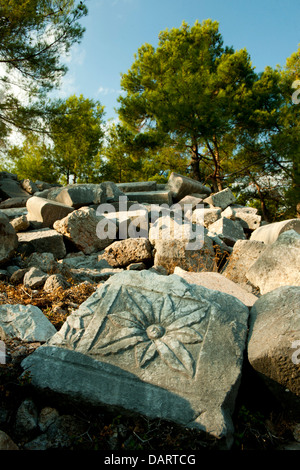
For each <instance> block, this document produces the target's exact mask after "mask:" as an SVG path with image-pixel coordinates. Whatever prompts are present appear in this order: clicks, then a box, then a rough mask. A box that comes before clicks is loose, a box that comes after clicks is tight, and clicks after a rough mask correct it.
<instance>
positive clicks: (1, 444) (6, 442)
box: [0, 431, 19, 450]
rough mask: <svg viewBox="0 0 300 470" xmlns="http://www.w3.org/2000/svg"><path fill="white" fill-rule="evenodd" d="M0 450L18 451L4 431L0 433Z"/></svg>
mask: <svg viewBox="0 0 300 470" xmlns="http://www.w3.org/2000/svg"><path fill="white" fill-rule="evenodd" d="M0 450H19V447H18V446H17V444H15V443H14V441H13V440H12V439H11V438H10V437H9V435H8V434H6V433H5V432H4V431H0Z"/></svg>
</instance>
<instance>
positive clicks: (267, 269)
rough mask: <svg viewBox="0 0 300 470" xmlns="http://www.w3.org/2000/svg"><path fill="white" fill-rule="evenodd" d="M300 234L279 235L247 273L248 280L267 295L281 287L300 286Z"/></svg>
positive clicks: (284, 233)
mask: <svg viewBox="0 0 300 470" xmlns="http://www.w3.org/2000/svg"><path fill="white" fill-rule="evenodd" d="M299 266H300V234H299V233H297V232H295V230H288V231H287V232H283V233H282V234H281V235H279V237H278V239H277V240H276V242H274V243H272V245H267V248H266V249H265V250H264V252H263V253H262V254H261V256H260V257H259V258H258V260H257V261H256V262H255V263H254V264H253V265H252V266H251V268H250V269H249V271H248V272H247V273H246V276H247V278H248V280H249V281H250V282H251V283H252V284H253V285H254V286H257V287H259V289H260V292H261V293H262V294H266V293H267V292H270V291H271V290H273V289H276V288H277V287H280V286H300V270H299Z"/></svg>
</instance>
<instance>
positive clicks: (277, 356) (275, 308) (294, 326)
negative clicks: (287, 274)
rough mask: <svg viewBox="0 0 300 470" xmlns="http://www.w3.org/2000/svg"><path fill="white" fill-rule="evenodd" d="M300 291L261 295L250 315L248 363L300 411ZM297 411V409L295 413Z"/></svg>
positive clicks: (291, 288)
mask: <svg viewBox="0 0 300 470" xmlns="http://www.w3.org/2000/svg"><path fill="white" fill-rule="evenodd" d="M299 298H300V287H299V286H282V287H278V288H277V289H274V290H273V291H272V292H268V293H267V294H265V295H262V296H261V297H260V298H259V299H258V300H257V302H256V303H255V304H254V306H253V307H252V309H251V312H250V328H249V337H248V359H249V362H250V364H251V366H252V367H253V368H254V369H255V370H256V371H257V372H258V373H259V375H260V376H261V377H262V378H263V379H264V381H265V382H266V384H267V385H268V387H269V388H270V389H271V391H272V392H273V393H274V394H275V395H276V396H277V398H279V400H280V401H282V402H283V403H285V404H287V403H290V404H291V403H293V404H294V405H296V404H297V406H298V411H299V410H300V406H299V405H300V374H299V362H300V360H299V351H300V309H299ZM294 411H296V408H295V410H294Z"/></svg>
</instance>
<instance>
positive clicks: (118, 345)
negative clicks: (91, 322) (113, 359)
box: [95, 335, 145, 356]
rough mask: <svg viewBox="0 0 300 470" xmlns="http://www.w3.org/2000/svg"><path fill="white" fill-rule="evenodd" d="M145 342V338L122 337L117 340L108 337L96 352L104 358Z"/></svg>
mask: <svg viewBox="0 0 300 470" xmlns="http://www.w3.org/2000/svg"><path fill="white" fill-rule="evenodd" d="M143 341H145V336H137V335H135V336H127V337H126V336H121V337H119V338H118V339H116V337H115V336H112V335H108V336H107V337H106V338H105V339H104V340H103V341H102V342H101V344H98V345H97V348H96V350H95V351H96V352H97V354H101V355H103V356H107V355H108V354H116V353H118V352H120V351H125V350H126V349H129V348H133V347H134V346H136V345H137V344H138V343H141V342H143Z"/></svg>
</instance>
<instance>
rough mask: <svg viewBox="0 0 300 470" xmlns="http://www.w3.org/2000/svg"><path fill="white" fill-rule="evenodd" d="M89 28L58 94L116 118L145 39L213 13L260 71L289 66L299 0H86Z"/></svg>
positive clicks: (297, 37) (298, 26)
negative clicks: (123, 84) (96, 104)
mask: <svg viewBox="0 0 300 470" xmlns="http://www.w3.org/2000/svg"><path fill="white" fill-rule="evenodd" d="M85 3H86V5H87V7H88V9H89V13H88V15H87V17H85V18H84V19H83V20H82V22H81V23H82V25H84V26H85V28H86V32H85V35H84V37H83V40H82V42H81V43H80V45H75V46H74V47H73V48H72V50H71V55H70V57H69V58H68V60H67V66H68V68H69V72H68V73H67V75H66V76H65V78H64V80H63V83H62V87H61V89H60V90H59V91H58V92H57V96H60V97H63V98H66V97H68V96H70V95H71V94H74V93H75V94H77V95H79V94H83V95H84V97H86V98H93V99H97V100H99V101H100V102H101V104H102V105H104V106H105V112H106V115H105V119H106V120H108V119H110V118H112V119H114V118H116V113H115V111H114V108H116V107H117V105H118V103H117V97H118V96H119V95H120V93H121V88H120V75H121V73H126V72H127V71H128V69H129V68H130V67H131V65H132V63H133V61H134V54H135V53H136V52H137V51H138V48H139V47H140V46H142V44H144V43H150V44H152V45H153V46H156V45H157V43H158V35H159V32H160V31H162V30H164V29H166V28H169V29H170V28H179V27H180V26H181V23H182V21H186V22H187V23H188V24H189V25H193V24H194V23H195V21H196V20H199V21H200V22H202V21H203V20H205V19H207V18H211V19H212V20H216V21H218V22H219V29H220V32H221V34H222V36H223V40H224V45H228V46H233V47H234V49H236V50H239V49H242V48H246V49H247V50H248V52H249V54H250V56H251V59H252V64H253V65H254V66H255V67H256V71H257V72H260V71H262V70H264V68H265V67H266V66H267V65H269V66H271V67H276V65H281V66H284V65H285V61H286V59H287V57H289V56H290V55H291V54H292V53H293V52H295V51H296V50H297V48H298V44H299V43H300V34H299V33H300V1H299V0H86V2H85Z"/></svg>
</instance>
